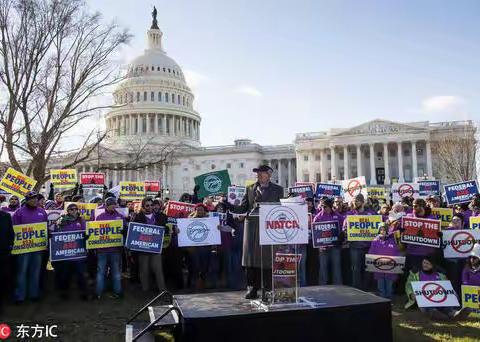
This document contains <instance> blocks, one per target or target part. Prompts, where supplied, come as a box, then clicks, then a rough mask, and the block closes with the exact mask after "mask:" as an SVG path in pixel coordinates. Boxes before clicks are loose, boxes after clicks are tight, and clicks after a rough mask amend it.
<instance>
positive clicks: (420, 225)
mask: <svg viewBox="0 0 480 342" xmlns="http://www.w3.org/2000/svg"><path fill="white" fill-rule="evenodd" d="M402 227H403V233H402V236H401V242H402V243H409V244H412V245H419V246H428V247H435V248H440V245H441V243H442V239H441V238H440V229H441V222H440V220H431V219H424V218H418V217H405V216H404V217H402Z"/></svg>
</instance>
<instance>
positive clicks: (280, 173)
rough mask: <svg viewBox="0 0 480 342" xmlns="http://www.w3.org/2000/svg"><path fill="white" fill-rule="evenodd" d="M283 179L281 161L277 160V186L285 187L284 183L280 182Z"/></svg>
mask: <svg viewBox="0 0 480 342" xmlns="http://www.w3.org/2000/svg"><path fill="white" fill-rule="evenodd" d="M282 178H283V171H282V160H281V159H279V160H278V184H279V185H281V186H285V183H284V182H283V181H282Z"/></svg>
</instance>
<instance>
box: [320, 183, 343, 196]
mask: <svg viewBox="0 0 480 342" xmlns="http://www.w3.org/2000/svg"><path fill="white" fill-rule="evenodd" d="M341 195H342V185H341V184H329V183H317V188H316V189H315V196H316V197H317V198H322V197H330V198H333V197H336V196H341Z"/></svg>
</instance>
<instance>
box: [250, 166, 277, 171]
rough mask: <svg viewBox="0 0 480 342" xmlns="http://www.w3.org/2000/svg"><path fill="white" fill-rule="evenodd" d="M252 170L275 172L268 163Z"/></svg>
mask: <svg viewBox="0 0 480 342" xmlns="http://www.w3.org/2000/svg"><path fill="white" fill-rule="evenodd" d="M252 171H253V172H268V171H271V172H273V169H272V168H271V167H270V166H268V165H260V166H259V167H256V168H254V169H253V170H252Z"/></svg>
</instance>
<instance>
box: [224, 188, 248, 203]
mask: <svg viewBox="0 0 480 342" xmlns="http://www.w3.org/2000/svg"><path fill="white" fill-rule="evenodd" d="M246 193H247V188H246V187H245V186H236V185H233V186H229V187H228V195H227V201H228V203H230V204H233V205H240V203H242V199H243V197H244V196H245V194H246Z"/></svg>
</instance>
